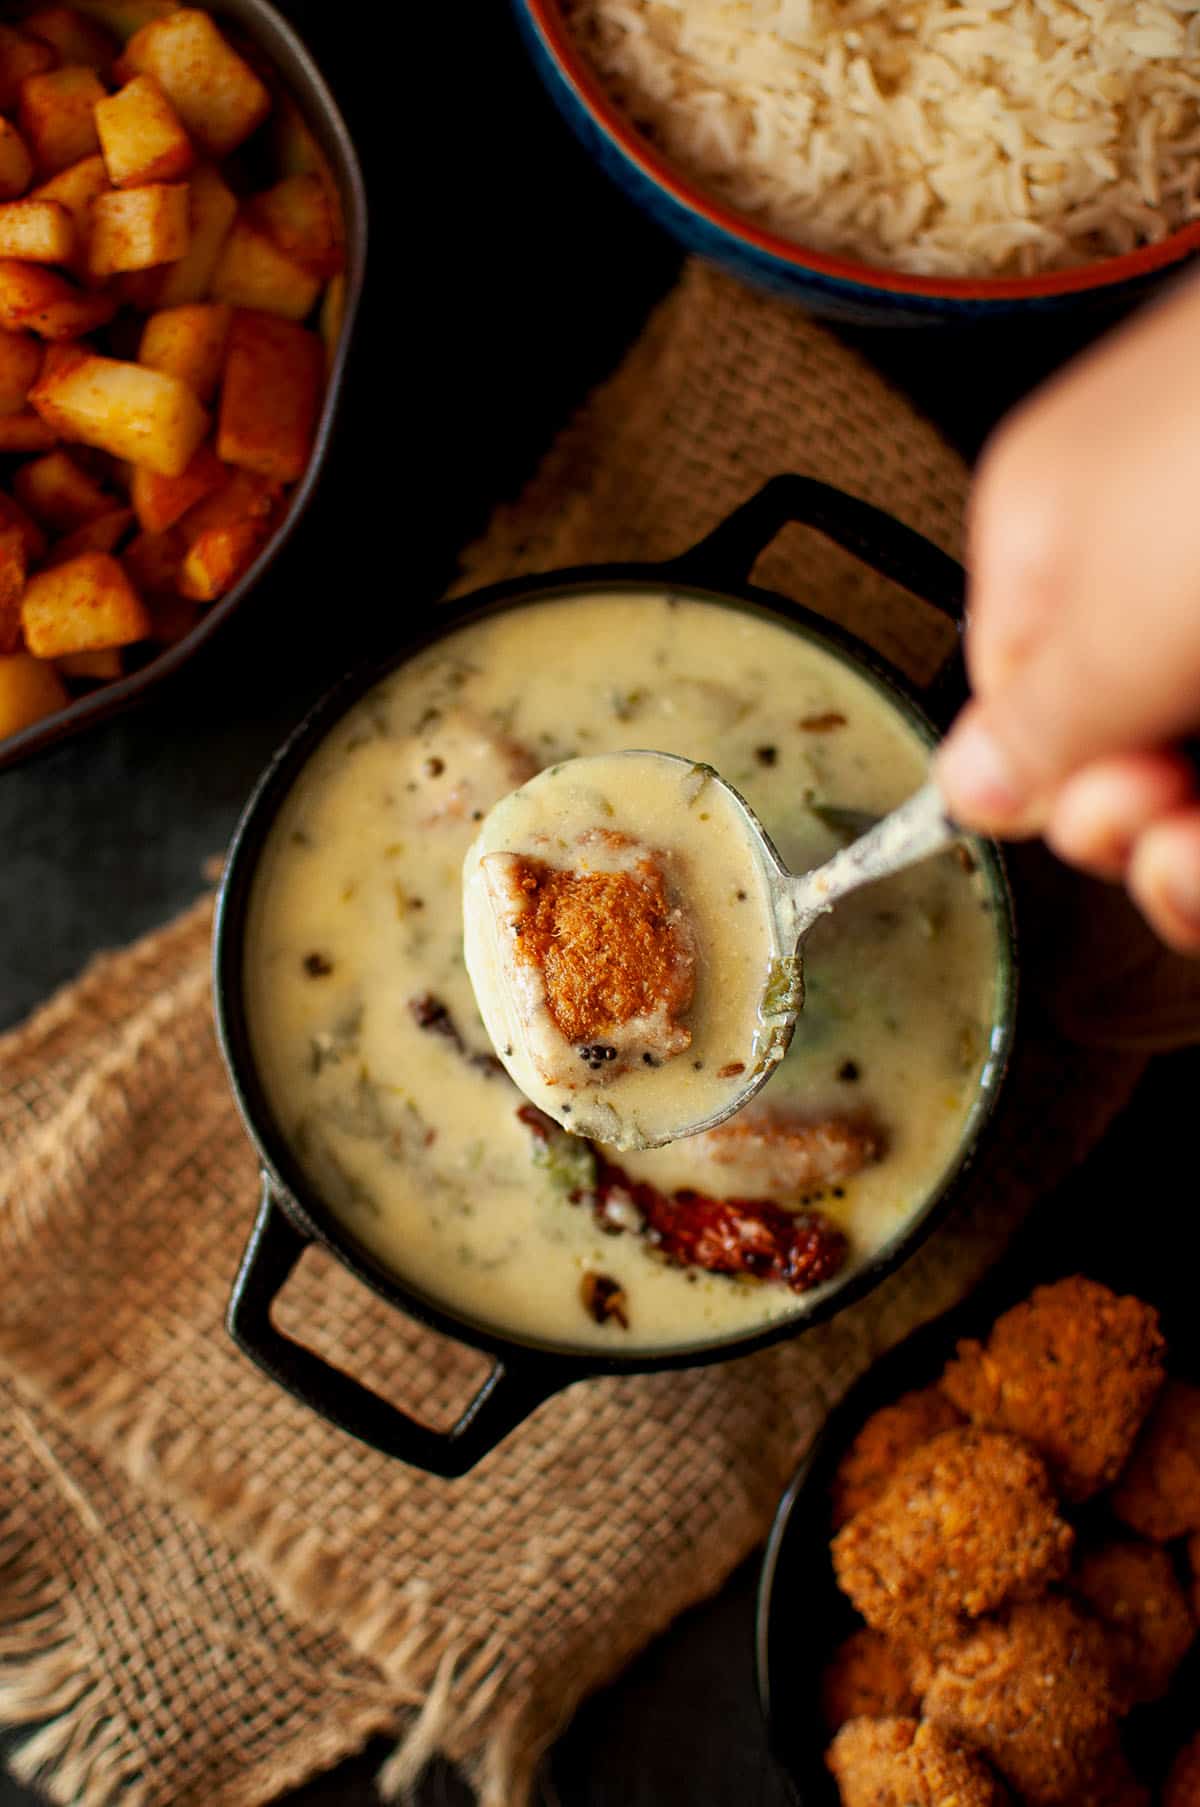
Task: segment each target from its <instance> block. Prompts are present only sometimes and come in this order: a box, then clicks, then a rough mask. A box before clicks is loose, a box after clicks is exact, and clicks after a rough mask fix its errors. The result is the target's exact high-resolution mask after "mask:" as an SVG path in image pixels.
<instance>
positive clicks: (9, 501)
mask: <svg viewBox="0 0 1200 1807" xmlns="http://www.w3.org/2000/svg"><path fill="white" fill-rule="evenodd" d="M14 528H15V529H16V530H17V532H19V533H20V535H21V544H22V545H23V546H24V548H25V568H26V570H29V569H30V568H31V567H32V566H34V565H37V564H40V563H41V561H42V559H43V558H44V557H45V555H46V536H45V534H44V533H43V532H42V530H41V528H40V527H39V526H38V524H37V522H36V521H32V520H30V518H29V516H28V515H27V514H26V513H25V510H24V509H23V508H22V507H21V504H20V503H19V502H18V501H16V500H15V499H14V497H12V496H7V495H5V494H4V492H3V490H0V533H7V532H10V531H11V530H12V529H14Z"/></svg>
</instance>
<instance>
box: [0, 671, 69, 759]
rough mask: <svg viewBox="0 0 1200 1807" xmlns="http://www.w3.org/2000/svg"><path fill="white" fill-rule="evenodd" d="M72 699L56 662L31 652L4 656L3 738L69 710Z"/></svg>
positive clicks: (0, 681)
mask: <svg viewBox="0 0 1200 1807" xmlns="http://www.w3.org/2000/svg"><path fill="white" fill-rule="evenodd" d="M70 700H71V699H70V697H69V696H68V695H67V690H66V686H65V685H64V683H63V681H62V679H61V678H60V677H59V675H58V673H57V672H56V671H55V669H54V667H53V665H47V664H46V663H45V662H44V661H43V660H41V659H35V658H33V657H32V656H31V655H30V654H29V653H9V654H7V655H6V656H4V657H0V740H3V739H7V738H8V736H9V735H10V734H19V733H20V731H21V729H22V728H29V727H32V726H33V723H34V722H40V721H41V720H42V718H43V716H47V715H54V714H56V713H57V712H58V710H60V709H65V708H66V706H67V704H68V703H69V702H70Z"/></svg>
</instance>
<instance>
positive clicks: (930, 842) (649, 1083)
mask: <svg viewBox="0 0 1200 1807" xmlns="http://www.w3.org/2000/svg"><path fill="white" fill-rule="evenodd" d="M959 835H960V831H959V830H958V829H957V828H956V827H955V825H954V824H953V823H952V822H951V821H950V819H949V818H948V817H947V815H946V813H945V810H944V808H943V805H942V802H941V798H940V796H939V794H938V792H937V790H936V787H935V786H933V785H932V784H929V785H926V786H924V787H923V788H922V789H921V790H920V791H918V792H916V793H915V795H914V796H912V797H910V798H909V799H908V800H907V802H905V803H904V804H902V805H901V806H900V808H899V809H897V810H895V811H893V812H892V813H891V814H890V815H888V816H886V817H884V818H883V819H882V820H881V821H878V822H876V823H875V824H874V825H873V826H872V827H871V828H870V829H869V830H868V832H867V833H866V834H864V835H863V836H861V837H860V838H859V839H857V840H856V841H854V842H853V843H852V844H851V845H850V846H848V847H845V848H843V849H841V851H840V852H838V853H837V854H835V855H834V857H833V858H832V859H830V860H828V861H826V862H825V863H824V864H823V865H821V866H818V867H816V868H814V869H813V870H812V871H810V872H806V873H801V874H795V873H792V872H789V870H788V869H787V867H786V866H785V865H784V862H783V860H782V859H781V857H780V855H779V852H778V850H777V849H776V847H775V844H774V842H773V841H772V839H771V837H770V835H769V834H768V832H767V830H766V829H765V828H764V826H763V824H762V822H761V821H760V820H759V818H758V816H757V815H756V814H755V812H754V810H753V809H752V808H751V807H750V805H749V804H748V803H747V801H746V799H745V798H744V797H743V796H742V795H741V793H740V792H739V791H737V790H735V789H734V787H733V786H732V785H731V784H729V783H727V782H726V780H725V779H723V778H722V777H721V776H720V774H719V773H718V772H716V771H714V770H713V768H712V767H711V766H709V765H702V764H697V763H695V762H694V761H692V760H689V759H686V758H684V757H682V756H681V755H679V754H675V753H662V752H655V751H633V750H631V751H628V752H621V753H615V754H605V755H599V756H595V757H585V758H579V759H572V760H566V761H564V762H562V764H560V765H556V766H553V767H551V768H550V769H549V770H548V771H545V772H542V773H539V774H538V776H537V777H536V778H534V779H532V780H531V781H530V782H529V783H528V784H526V785H523V786H522V787H521V788H520V789H519V790H517V791H515V792H512V793H510V794H509V795H508V796H507V797H505V798H503V799H502V800H501V802H499V803H498V804H496V805H495V807H494V808H493V809H492V810H491V811H490V812H489V814H488V816H487V817H486V818H485V820H484V823H483V826H482V828H481V829H480V832H479V835H478V837H477V838H476V840H475V843H474V844H473V846H472V847H471V849H470V851H469V853H468V855H467V858H466V862H465V865H464V871H463V894H464V911H465V928H466V933H465V941H464V947H465V955H466V962H467V969H468V972H469V974H470V977H471V981H472V984H473V986H474V989H475V996H476V1000H477V1002H478V1004H479V1008H480V1012H481V1014H482V1016H483V1020H484V1024H485V1026H486V1028H487V1030H488V1033H489V1035H490V1036H491V1038H492V1042H493V1045H494V1046H495V1049H496V1052H497V1054H498V1056H499V1058H500V1059H501V1061H502V1062H503V1064H504V1066H505V1067H506V1068H507V1070H508V1072H509V1074H510V1076H511V1077H512V1079H513V1080H514V1082H515V1083H516V1084H517V1085H518V1086H519V1087H520V1089H521V1090H522V1091H523V1092H524V1093H525V1094H526V1096H527V1097H529V1098H530V1099H532V1101H533V1102H534V1103H535V1104H536V1105H537V1106H538V1107H539V1108H541V1109H542V1110H544V1111H545V1112H546V1114H547V1115H548V1116H550V1117H552V1118H553V1119H554V1120H555V1121H556V1122H557V1123H558V1124H559V1125H560V1126H561V1127H562V1128H563V1129H566V1130H568V1131H570V1132H571V1133H573V1134H575V1135H581V1136H587V1137H591V1138H592V1139H594V1140H597V1141H601V1142H604V1143H606V1144H608V1145H610V1146H612V1147H616V1148H623V1149H628V1148H654V1147H659V1146H662V1145H663V1144H665V1143H667V1142H673V1141H678V1140H681V1139H682V1138H683V1137H686V1136H694V1135H699V1134H701V1133H703V1132H704V1131H705V1130H710V1129H715V1128H717V1126H718V1125H720V1124H722V1123H724V1122H725V1121H726V1120H727V1119H728V1118H729V1117H732V1116H733V1115H734V1114H735V1113H736V1112H737V1111H740V1110H741V1109H742V1108H743V1106H744V1105H746V1104H747V1103H748V1102H749V1101H750V1099H752V1098H753V1097H754V1096H755V1094H756V1093H757V1092H759V1091H760V1090H761V1089H762V1087H763V1086H764V1085H765V1084H766V1082H767V1080H768V1079H769V1078H770V1077H771V1074H772V1073H773V1072H774V1071H775V1068H776V1067H777V1066H778V1064H779V1062H780V1061H781V1060H782V1059H783V1056H784V1055H785V1054H786V1052H787V1050H788V1046H789V1044H790V1042H791V1039H792V1034H793V1031H794V1029H795V1026H796V1019H797V1017H798V1015H799V1013H800V1010H801V1009H802V1007H803V1003H804V967H803V947H804V942H805V939H806V937H807V936H808V934H809V933H810V932H811V930H812V928H813V927H814V925H815V924H816V923H817V922H818V921H819V920H820V919H821V917H822V916H824V915H826V914H828V912H829V911H830V910H832V909H833V907H834V905H835V904H836V903H837V902H838V901H839V900H840V899H841V898H843V897H845V896H847V895H848V894H849V893H850V892H851V891H856V890H858V889H859V888H860V887H861V886H863V885H866V884H871V883H873V882H875V881H876V880H877V879H881V878H886V877H888V876H890V875H891V874H892V873H895V872H900V871H903V870H904V869H905V868H906V867H908V866H911V865H915V864H916V863H917V862H918V861H920V860H924V859H928V858H929V857H931V856H932V855H933V854H936V853H940V852H943V851H944V850H945V849H946V848H947V847H949V846H950V845H952V844H953V842H954V841H955V840H957V839H958V838H959ZM655 986H657V987H658V990H657V992H656V991H655V989H654V987H655ZM621 1010H624V1012H625V1014H624V1015H621V1014H620V1011H621ZM589 1011H590V1014H588V1012H589ZM685 1023H686V1026H685Z"/></svg>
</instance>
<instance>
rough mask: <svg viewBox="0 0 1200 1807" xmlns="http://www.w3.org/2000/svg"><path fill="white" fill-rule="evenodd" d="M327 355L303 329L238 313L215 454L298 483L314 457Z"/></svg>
mask: <svg viewBox="0 0 1200 1807" xmlns="http://www.w3.org/2000/svg"><path fill="white" fill-rule="evenodd" d="M324 387H325V353H324V349H323V347H322V345H321V341H320V339H319V338H318V337H317V335H316V334H315V333H310V332H309V331H308V330H307V329H306V328H305V327H303V326H294V325H293V324H292V323H291V322H290V321H287V320H273V319H271V317H270V316H269V315H267V314H259V313H249V312H245V313H238V314H236V315H235V316H234V321H233V326H232V328H231V330H230V334H229V354H228V357H227V358H226V361H225V383H224V387H223V389H222V391H221V412H220V422H219V426H218V430H217V451H218V453H219V454H220V456H221V457H222V458H223V459H224V460H225V462H226V464H236V465H238V466H239V467H240V468H241V469H243V470H248V471H256V472H257V473H258V475H259V476H261V477H269V478H271V479H272V480H273V481H274V482H276V483H294V482H296V481H297V479H298V478H300V477H302V476H303V475H304V472H305V470H306V468H307V466H308V461H309V458H310V457H311V456H312V449H313V443H314V440H315V438H316V431H317V421H318V419H319V417H320V413H321V396H322V393H323V391H324Z"/></svg>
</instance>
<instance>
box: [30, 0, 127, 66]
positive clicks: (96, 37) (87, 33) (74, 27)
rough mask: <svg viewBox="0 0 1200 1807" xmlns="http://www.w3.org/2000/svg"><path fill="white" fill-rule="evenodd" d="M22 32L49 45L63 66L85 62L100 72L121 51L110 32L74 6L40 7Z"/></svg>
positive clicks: (31, 14)
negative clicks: (86, 17) (87, 17)
mask: <svg viewBox="0 0 1200 1807" xmlns="http://www.w3.org/2000/svg"><path fill="white" fill-rule="evenodd" d="M22 29H23V30H25V31H27V32H28V33H29V34H30V36H31V37H35V38H41V40H42V42H43V43H44V44H49V45H50V47H51V49H53V50H54V51H55V52H56V54H57V56H58V60H59V62H60V63H83V64H84V65H86V67H87V68H89V69H96V70H99V71H101V72H103V71H105V70H107V69H108V68H109V67H110V65H111V64H112V61H113V59H114V57H115V56H116V55H117V52H118V50H119V48H120V47H119V45H118V43H117V40H116V38H114V37H113V35H112V33H111V32H110V31H106V30H105V28H104V26H103V25H99V24H97V23H96V21H95V20H94V19H85V18H84V16H83V14H82V13H80V12H78V11H77V10H76V8H75V7H73V6H39V7H38V8H37V10H36V12H32V13H30V14H29V15H28V17H27V18H25V19H24V20H23V21H22Z"/></svg>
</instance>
